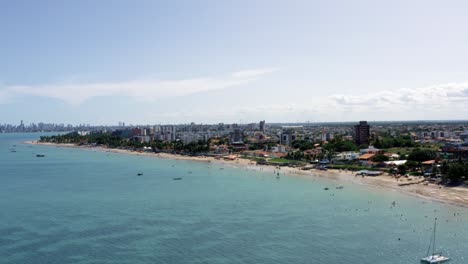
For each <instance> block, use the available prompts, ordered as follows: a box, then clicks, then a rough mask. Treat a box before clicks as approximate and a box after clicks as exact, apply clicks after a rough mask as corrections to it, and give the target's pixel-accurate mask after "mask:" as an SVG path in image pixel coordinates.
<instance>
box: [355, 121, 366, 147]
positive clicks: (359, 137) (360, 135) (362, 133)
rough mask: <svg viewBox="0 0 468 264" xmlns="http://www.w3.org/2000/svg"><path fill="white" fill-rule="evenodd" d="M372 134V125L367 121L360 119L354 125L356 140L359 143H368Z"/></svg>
mask: <svg viewBox="0 0 468 264" xmlns="http://www.w3.org/2000/svg"><path fill="white" fill-rule="evenodd" d="M369 136H370V126H369V125H368V124H367V121H360V122H359V125H355V126H354V141H355V142H356V144H357V145H358V146H359V145H368V144H369Z"/></svg>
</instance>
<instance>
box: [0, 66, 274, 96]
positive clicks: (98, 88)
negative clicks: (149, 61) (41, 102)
mask: <svg viewBox="0 0 468 264" xmlns="http://www.w3.org/2000/svg"><path fill="white" fill-rule="evenodd" d="M273 71H274V69H272V68H264V69H254V70H247V71H240V72H235V73H231V74H229V75H228V76H227V77H224V78H223V77H220V78H213V77H203V78H194V79H184V80H157V81H151V80H136V81H128V82H119V83H65V84H56V85H35V86H21V85H17V86H10V87H6V89H4V95H3V96H2V94H0V100H1V99H2V98H4V97H5V98H6V97H7V96H8V95H16V96H18V95H32V96H43V97H50V98H55V99H59V100H63V101H66V102H68V103H70V104H73V105H79V104H81V103H83V102H85V101H86V100H88V99H91V98H95V97H102V96H127V97H133V98H137V99H140V100H145V101H152V100H157V99H161V98H167V97H175V96H185V95H190V94H194V93H199V92H206V91H214V90H221V89H225V88H228V87H233V86H238V85H242V84H245V83H248V82H251V81H254V80H257V79H258V78H260V77H261V76H263V75H266V74H270V73H272V72H273ZM0 102H1V101H0Z"/></svg>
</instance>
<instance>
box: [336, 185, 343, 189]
mask: <svg viewBox="0 0 468 264" xmlns="http://www.w3.org/2000/svg"><path fill="white" fill-rule="evenodd" d="M343 188H344V187H343V186H338V187H336V189H337V190H341V189H343Z"/></svg>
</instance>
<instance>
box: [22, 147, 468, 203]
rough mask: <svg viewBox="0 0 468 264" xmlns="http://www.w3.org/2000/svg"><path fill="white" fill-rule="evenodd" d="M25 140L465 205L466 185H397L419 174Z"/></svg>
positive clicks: (408, 181) (467, 192)
mask: <svg viewBox="0 0 468 264" xmlns="http://www.w3.org/2000/svg"><path fill="white" fill-rule="evenodd" d="M24 143H25V144H33V145H41V146H51V147H65V148H78V149H85V150H97V151H102V152H111V153H117V154H126V155H136V156H146V157H153V158H160V159H170V160H186V161H195V162H206V163H215V164H219V165H227V166H231V167H235V168H238V169H248V170H256V171H270V172H272V173H274V172H277V171H278V172H280V174H281V175H285V174H286V175H294V176H302V177H319V178H325V179H329V180H333V181H335V182H336V183H337V184H339V182H350V183H353V184H360V185H366V186H370V187H376V188H384V189H387V190H393V191H397V192H400V193H403V194H407V195H410V196H414V197H419V198H422V199H425V200H430V201H436V202H441V203H447V204H452V205H456V206H461V207H468V188H465V187H445V186H439V185H435V184H431V183H429V184H428V185H424V184H421V183H415V184H411V185H405V186H400V185H399V184H402V183H411V182H417V181H419V180H420V178H419V177H410V178H409V179H411V180H408V179H407V178H400V179H401V180H399V179H395V178H394V177H392V176H389V175H380V176H374V177H373V176H366V177H361V176H356V175H355V173H354V172H352V171H342V170H328V171H320V170H315V169H311V170H301V169H299V168H292V167H280V169H277V167H276V166H273V165H257V164H256V162H254V161H251V160H247V159H242V158H237V159H235V160H224V159H216V158H214V157H203V156H193V157H192V156H182V155H177V154H169V153H153V152H137V151H130V150H124V149H114V148H108V147H91V146H78V145H75V144H58V143H50V142H38V141H26V142H24Z"/></svg>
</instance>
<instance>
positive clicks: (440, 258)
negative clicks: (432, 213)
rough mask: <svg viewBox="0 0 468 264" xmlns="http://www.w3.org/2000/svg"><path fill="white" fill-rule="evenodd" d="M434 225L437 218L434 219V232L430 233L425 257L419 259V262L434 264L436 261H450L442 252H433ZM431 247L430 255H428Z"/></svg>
mask: <svg viewBox="0 0 468 264" xmlns="http://www.w3.org/2000/svg"><path fill="white" fill-rule="evenodd" d="M436 226H437V218H436V219H435V220H434V232H433V233H432V237H431V242H430V243H429V248H428V249H427V253H426V256H427V257H425V258H422V259H421V263H427V264H436V263H444V262H447V261H450V258H449V257H445V256H443V255H442V253H435V239H436ZM431 247H432V255H429V252H430V251H431Z"/></svg>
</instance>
